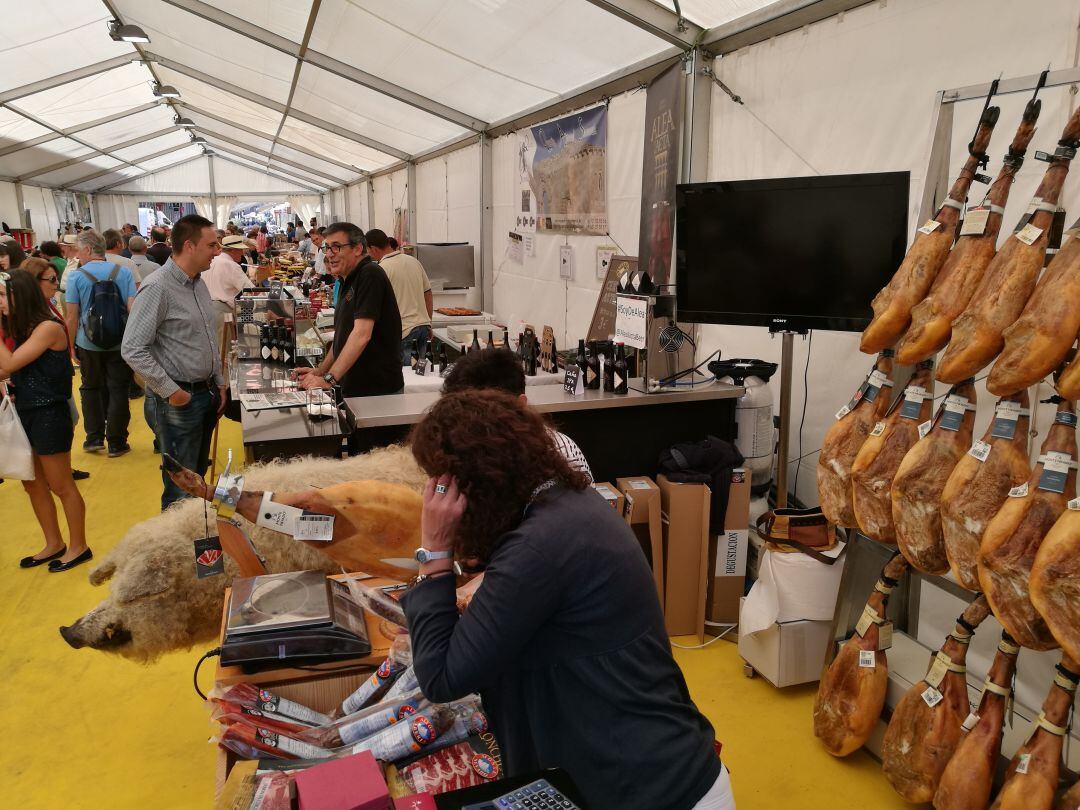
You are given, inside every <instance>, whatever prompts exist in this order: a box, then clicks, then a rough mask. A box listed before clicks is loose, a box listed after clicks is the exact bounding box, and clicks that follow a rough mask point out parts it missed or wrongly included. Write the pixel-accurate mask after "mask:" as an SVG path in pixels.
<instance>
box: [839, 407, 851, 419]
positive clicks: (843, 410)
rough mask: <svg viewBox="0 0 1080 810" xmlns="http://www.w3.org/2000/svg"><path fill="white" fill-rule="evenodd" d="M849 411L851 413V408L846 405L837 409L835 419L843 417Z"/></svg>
mask: <svg viewBox="0 0 1080 810" xmlns="http://www.w3.org/2000/svg"><path fill="white" fill-rule="evenodd" d="M849 413H851V408H849V407H848V406H847V405H845V406H844V407H843V408H841V409H840V410H838V411H837V412H836V418H837V419H843V418H844V417H845V416H847V415H848V414H849Z"/></svg>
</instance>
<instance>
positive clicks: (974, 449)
mask: <svg viewBox="0 0 1080 810" xmlns="http://www.w3.org/2000/svg"><path fill="white" fill-rule="evenodd" d="M968 455H969V456H971V457H972V458H974V459H977V460H978V461H986V459H987V458H989V457H990V445H988V444H987V443H986V442H984V441H982V440H981V439H980V440H979V441H977V442H975V444H973V445H971V449H970V450H968Z"/></svg>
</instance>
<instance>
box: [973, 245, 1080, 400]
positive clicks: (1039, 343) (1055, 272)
mask: <svg viewBox="0 0 1080 810" xmlns="http://www.w3.org/2000/svg"><path fill="white" fill-rule="evenodd" d="M1071 232H1073V233H1075V234H1077V235H1074V236H1071V237H1069V238H1068V239H1066V240H1065V244H1064V245H1063V246H1062V248H1061V250H1060V251H1059V252H1058V254H1057V255H1056V256H1054V258H1053V260H1052V261H1051V262H1050V266H1049V267H1047V268H1046V272H1045V273H1043V277H1042V278H1041V279H1040V280H1039V283H1038V286H1036V287H1035V292H1034V293H1033V294H1032V296H1031V299H1030V300H1029V301H1028V302H1027V306H1025V307H1024V311H1023V312H1022V313H1021V314H1020V317H1019V318H1018V319H1017V321H1016V323H1014V324H1013V325H1012V326H1010V327H1009V328H1008V329H1006V330H1005V335H1004V337H1005V350H1004V351H1003V352H1002V353H1001V356H1000V357H998V359H997V362H995V363H994V367H993V369H991V371H990V377H989V378H988V379H987V381H986V387H987V388H988V389H989V390H990V391H991V392H992V393H994V394H1011V393H1012V392H1013V391H1019V390H1020V389H1021V388H1027V387H1028V386H1030V385H1034V384H1035V383H1037V382H1039V381H1040V380H1041V379H1042V378H1043V377H1045V376H1047V375H1048V374H1050V373H1051V372H1052V371H1054V370H1055V369H1056V368H1057V367H1058V366H1060V365H1061V362H1062V361H1063V360H1064V359H1065V357H1066V356H1067V355H1068V353H1069V350H1070V349H1071V348H1072V345H1073V340H1074V339H1075V337H1074V336H1075V335H1076V332H1077V330H1080V228H1077V229H1073V230H1072V231H1071Z"/></svg>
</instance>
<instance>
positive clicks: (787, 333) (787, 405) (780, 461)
mask: <svg viewBox="0 0 1080 810" xmlns="http://www.w3.org/2000/svg"><path fill="white" fill-rule="evenodd" d="M809 331H810V330H809V329H787V328H785V327H784V326H782V325H777V326H770V327H769V336H770V337H771V336H773V335H781V337H782V340H783V344H782V345H781V348H780V441H779V443H778V445H777V448H776V508H777V509H782V508H784V507H785V506H787V502H788V491H787V475H788V455H789V452H790V450H789V447H788V445H789V444H790V441H791V436H790V431H789V423H790V420H791V365H792V357H793V355H794V354H795V335H802V336H803V340H805V339H806V335H807V334H808V333H809ZM796 495H798V493H796Z"/></svg>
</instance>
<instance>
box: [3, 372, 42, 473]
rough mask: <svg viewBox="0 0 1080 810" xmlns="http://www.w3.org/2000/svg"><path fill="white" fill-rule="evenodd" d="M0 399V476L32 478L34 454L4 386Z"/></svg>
mask: <svg viewBox="0 0 1080 810" xmlns="http://www.w3.org/2000/svg"><path fill="white" fill-rule="evenodd" d="M2 390H3V398H2V399H0V478H13V479H15V480H16V481H33V480H34V454H33V452H32V451H31V450H30V440H29V439H27V438H26V431H25V430H23V426H22V422H21V421H20V420H19V414H18V413H16V412H15V403H14V402H12V401H11V397H9V396H8V395H7V389H6V387H5V388H4V389H2Z"/></svg>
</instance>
